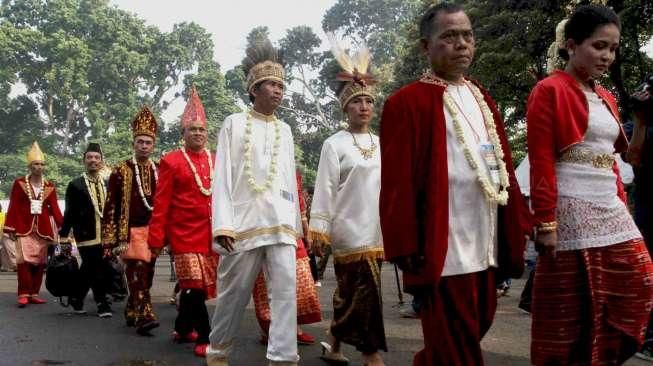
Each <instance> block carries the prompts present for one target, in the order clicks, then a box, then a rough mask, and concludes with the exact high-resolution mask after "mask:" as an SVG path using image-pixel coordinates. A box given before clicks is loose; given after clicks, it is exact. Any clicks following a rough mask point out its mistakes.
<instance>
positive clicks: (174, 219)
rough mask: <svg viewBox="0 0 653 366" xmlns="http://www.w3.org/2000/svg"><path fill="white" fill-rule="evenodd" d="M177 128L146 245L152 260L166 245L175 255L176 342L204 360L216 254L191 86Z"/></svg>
mask: <svg viewBox="0 0 653 366" xmlns="http://www.w3.org/2000/svg"><path fill="white" fill-rule="evenodd" d="M181 126H182V134H183V137H184V147H182V148H181V149H179V150H176V151H173V152H171V153H169V154H167V155H166V156H164V157H163V159H161V162H160V166H159V181H158V185H157V188H156V195H155V196H154V211H153V212H152V219H151V220H150V228H149V237H148V243H149V245H150V248H151V249H152V253H153V254H154V255H156V254H158V253H159V252H160V251H161V249H162V248H163V247H164V246H165V245H166V244H168V243H169V244H170V247H171V249H172V254H173V255H174V260H175V270H176V273H177V279H178V281H179V286H180V288H181V295H180V299H179V314H177V319H176V320H175V332H176V333H175V340H177V341H179V342H184V341H195V343H196V346H195V349H194V351H195V354H196V355H197V356H199V357H205V355H206V347H207V346H208V344H209V333H210V331H211V329H210V324H209V314H208V312H207V310H206V304H205V303H204V302H205V301H206V300H208V299H212V298H214V297H215V296H216V267H217V255H216V254H215V253H214V252H213V249H212V248H211V242H212V240H213V239H212V234H211V193H212V191H211V189H212V180H213V156H212V155H211V152H210V151H209V150H208V149H207V148H206V140H207V135H208V131H207V124H206V115H205V113H204V107H203V106H202V102H201V101H200V99H199V96H198V94H197V91H196V90H195V88H194V87H193V89H192V90H191V94H190V97H189V98H188V104H186V109H185V110H184V114H183V116H182V117H181ZM194 331H195V332H197V334H195V333H194Z"/></svg>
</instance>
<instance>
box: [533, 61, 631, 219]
mask: <svg viewBox="0 0 653 366" xmlns="http://www.w3.org/2000/svg"><path fill="white" fill-rule="evenodd" d="M594 91H595V92H596V94H598V95H599V97H601V99H603V101H604V102H605V104H606V105H607V106H608V109H609V110H610V112H612V114H613V115H614V117H615V118H616V119H617V121H620V118H619V108H618V107H617V102H616V100H615V98H614V96H613V95H612V94H611V93H610V92H609V91H607V90H606V89H604V88H603V87H601V86H600V85H595V87H594ZM587 103H588V102H587V98H586V97H585V93H583V91H582V90H581V88H580V86H579V85H578V82H577V81H576V80H575V79H574V78H573V77H572V76H571V75H569V74H567V73H565V72H563V71H555V72H554V73H553V74H551V75H550V76H549V77H547V78H545V79H543V80H541V81H540V82H538V83H537V85H535V88H533V91H532V92H531V94H530V96H529V97H528V105H527V113H526V121H527V123H526V126H527V138H528V157H529V162H530V166H531V168H530V179H531V207H532V208H533V211H534V212H535V215H534V222H535V223H537V224H539V223H542V222H553V221H555V220H556V213H555V211H556V204H557V200H558V186H557V181H556V175H555V164H556V161H557V160H558V157H559V156H560V154H561V153H562V152H564V151H565V150H567V149H568V148H570V147H571V146H573V145H576V144H578V143H580V142H582V141H583V139H584V137H585V132H586V131H587V125H588V123H589V106H588V104H587ZM619 128H620V129H621V133H620V134H619V137H618V138H617V140H616V141H615V143H614V147H615V152H618V153H620V152H623V151H625V150H626V149H627V148H628V140H627V139H626V135H625V134H624V132H623V129H622V128H621V123H619ZM613 170H614V171H615V174H617V189H618V194H619V196H620V197H621V198H622V199H623V200H624V201H625V194H624V190H623V184H622V183H621V178H620V177H619V170H618V168H617V163H616V162H615V163H614V166H613Z"/></svg>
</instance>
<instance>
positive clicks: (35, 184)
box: [4, 142, 63, 308]
mask: <svg viewBox="0 0 653 366" xmlns="http://www.w3.org/2000/svg"><path fill="white" fill-rule="evenodd" d="M27 166H28V168H29V171H30V172H29V174H27V176H25V177H20V178H18V179H16V180H15V181H14V185H13V186H12V187H11V196H10V198H9V200H10V201H9V209H8V210H7V219H6V221H5V227H4V232H5V233H7V234H9V236H10V237H11V239H12V240H14V241H15V242H16V263H17V266H16V272H18V306H19V307H21V308H22V307H25V306H26V305H27V304H28V303H31V304H43V303H45V300H43V299H41V298H40V297H39V296H38V294H39V290H40V289H41V283H42V281H43V271H44V269H45V262H46V259H47V255H48V245H49V244H50V243H52V242H54V241H56V240H58V238H57V237H56V233H57V232H58V231H59V229H58V228H59V227H60V226H61V223H62V222H63V215H62V214H61V210H60V209H59V205H58V204H57V190H56V188H55V186H54V183H53V182H51V181H48V180H46V179H45V178H44V177H43V171H44V169H45V155H44V154H43V152H42V151H41V148H40V147H39V144H38V143H36V142H34V144H32V148H31V150H30V151H29V152H28V153H27Z"/></svg>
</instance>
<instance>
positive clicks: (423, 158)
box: [380, 78, 531, 291]
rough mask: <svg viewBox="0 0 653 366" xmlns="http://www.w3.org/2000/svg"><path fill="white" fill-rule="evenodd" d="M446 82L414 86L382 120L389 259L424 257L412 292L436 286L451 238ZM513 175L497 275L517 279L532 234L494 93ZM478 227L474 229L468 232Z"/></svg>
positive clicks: (410, 280)
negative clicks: (444, 95) (529, 235)
mask: <svg viewBox="0 0 653 366" xmlns="http://www.w3.org/2000/svg"><path fill="white" fill-rule="evenodd" d="M445 88H446V85H444V84H441V83H437V82H432V81H431V82H429V80H427V79H424V78H423V81H419V82H414V83H411V84H409V85H407V86H405V87H403V88H402V89H400V90H399V91H397V92H396V93H395V94H393V95H392V96H391V97H390V98H388V100H387V101H386V103H385V106H384V108H383V115H382V118H381V136H380V138H381V167H382V169H381V195H380V214H381V230H382V233H383V243H384V247H385V248H384V249H385V256H386V258H387V259H388V260H390V261H392V260H393V259H396V258H397V257H400V256H408V255H423V256H424V258H425V262H426V263H425V267H424V268H423V270H422V272H421V273H419V274H410V273H404V276H403V278H404V284H405V287H406V289H407V290H408V291H415V290H417V288H418V287H420V286H434V285H436V284H437V283H438V281H439V279H440V276H441V274H442V269H443V268H444V260H445V258H446V255H447V249H448V234H449V226H448V225H449V207H448V201H449V178H448V169H447V136H446V125H445V117H444V104H443V94H444V91H445ZM481 90H482V92H483V95H484V97H485V100H486V101H487V103H488V105H489V106H490V108H491V110H492V113H493V115H494V120H495V123H496V126H497V133H498V134H499V137H500V139H501V146H502V147H503V150H504V152H505V160H506V166H507V169H508V174H509V176H510V187H509V189H508V194H509V199H508V205H507V206H500V208H499V269H498V270H499V272H500V275H503V276H513V277H518V276H520V275H521V273H522V272H523V268H524V246H525V244H526V240H525V238H524V236H525V235H527V234H528V233H529V232H530V230H531V225H530V216H529V212H528V208H527V206H526V204H525V202H524V200H523V197H522V195H521V192H520V190H519V185H518V184H517V180H516V178H515V172H514V169H513V165H512V158H511V155H510V149H509V146H508V140H507V138H506V133H505V129H504V125H503V121H502V120H501V116H500V115H499V112H498V111H497V108H496V104H495V103H494V101H493V100H492V98H491V97H490V96H489V95H488V93H487V92H486V91H485V90H483V89H481ZM470 229H473V228H470Z"/></svg>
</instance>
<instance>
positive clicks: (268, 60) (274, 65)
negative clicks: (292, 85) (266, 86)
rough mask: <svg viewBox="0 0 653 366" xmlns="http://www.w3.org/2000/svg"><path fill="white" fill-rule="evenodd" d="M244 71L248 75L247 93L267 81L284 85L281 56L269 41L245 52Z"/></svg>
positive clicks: (257, 43)
mask: <svg viewBox="0 0 653 366" xmlns="http://www.w3.org/2000/svg"><path fill="white" fill-rule="evenodd" d="M242 64H243V70H244V71H245V73H246V74H247V91H248V92H251V91H252V88H253V87H254V86H255V85H256V84H258V83H260V82H261V81H265V80H274V81H278V82H280V83H282V84H283V82H284V69H283V64H282V61H281V55H280V54H279V52H278V51H277V50H276V49H275V48H274V46H273V45H272V43H271V42H270V41H269V40H268V39H265V40H261V41H259V42H256V43H255V44H254V45H252V46H250V47H248V48H247V49H246V50H245V58H244V59H243V62H242Z"/></svg>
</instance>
